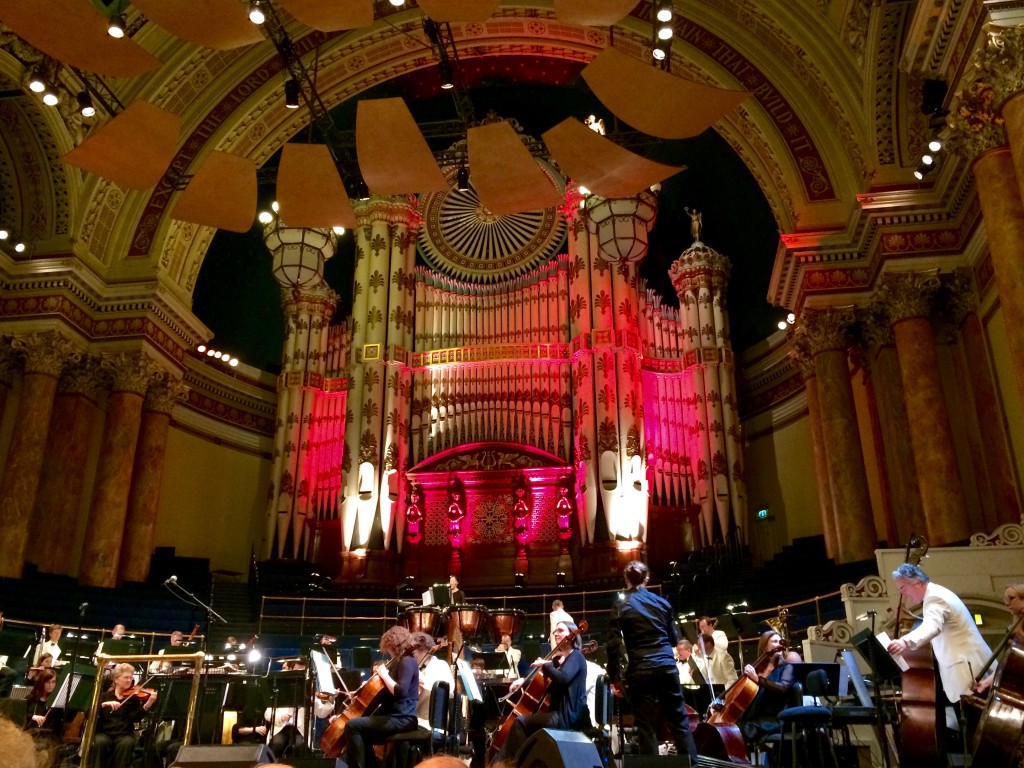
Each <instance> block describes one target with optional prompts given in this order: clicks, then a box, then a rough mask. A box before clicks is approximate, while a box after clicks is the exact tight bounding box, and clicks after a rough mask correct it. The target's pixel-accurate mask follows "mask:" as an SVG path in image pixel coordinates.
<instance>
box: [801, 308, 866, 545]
mask: <svg viewBox="0 0 1024 768" xmlns="http://www.w3.org/2000/svg"><path fill="white" fill-rule="evenodd" d="M852 322H853V315H852V313H851V312H848V311H838V310H831V309H830V310H825V311H820V312H805V313H804V315H803V317H802V318H801V326H802V328H801V331H802V332H803V333H805V334H806V336H807V339H806V343H807V344H808V349H809V351H810V352H811V354H812V356H813V359H814V371H815V376H816V377H817V379H818V393H819V395H820V401H821V407H820V409H821V431H822V437H823V439H824V442H825V445H826V446H827V451H826V461H827V465H828V477H829V486H830V488H831V491H832V509H833V515H834V517H835V530H836V540H837V550H838V558H837V559H838V561H839V562H843V563H848V562H854V561H857V560H867V559H869V558H871V557H872V556H873V555H874V551H875V545H876V544H877V541H878V536H877V534H876V533H875V521H874V516H873V513H872V510H871V500H870V498H869V496H868V480H867V470H866V469H865V466H864V453H863V449H862V447H861V441H860V430H859V428H858V425H857V411H856V407H855V405H854V402H853V386H852V385H851V383H850V369H849V364H848V363H847V358H846V348H847V346H848V344H849V328H850V325H851V323H852Z"/></svg>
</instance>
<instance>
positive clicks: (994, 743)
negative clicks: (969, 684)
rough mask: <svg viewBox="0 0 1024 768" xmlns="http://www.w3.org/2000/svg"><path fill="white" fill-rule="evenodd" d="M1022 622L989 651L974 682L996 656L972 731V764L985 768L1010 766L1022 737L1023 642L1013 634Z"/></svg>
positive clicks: (1023, 692) (1011, 767)
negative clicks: (997, 663)
mask: <svg viewBox="0 0 1024 768" xmlns="http://www.w3.org/2000/svg"><path fill="white" fill-rule="evenodd" d="M1022 625H1024V616H1022V617H1021V618H1019V619H1017V621H1015V622H1014V623H1013V625H1012V626H1011V627H1010V630H1009V631H1008V632H1007V633H1006V636H1005V637H1004V638H1003V639H1002V642H1000V644H999V647H998V648H996V649H995V651H994V652H993V653H992V658H991V659H989V660H988V663H987V664H986V665H985V667H984V668H983V669H982V670H981V671H980V672H979V673H978V675H977V677H976V678H975V683H977V682H978V681H980V680H981V679H982V678H983V677H984V676H985V674H986V673H987V672H988V669H989V667H991V666H992V664H993V663H994V662H995V661H996V659H999V666H998V668H997V670H996V673H995V677H994V678H993V681H992V687H991V689H990V691H989V696H988V700H987V702H986V703H985V710H984V713H983V714H982V716H981V720H980V721H979V723H978V728H977V731H976V732H975V734H974V751H973V755H972V758H971V759H972V762H971V764H972V765H977V766H985V767H986V768H1013V766H1014V765H1015V762H1014V761H1015V760H1016V755H1017V754H1018V751H1019V749H1020V745H1021V739H1022V738H1024V642H1021V641H1020V640H1018V639H1017V637H1016V634H1017V632H1018V631H1019V630H1020V628H1021V626H1022Z"/></svg>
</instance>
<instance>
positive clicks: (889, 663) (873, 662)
mask: <svg viewBox="0 0 1024 768" xmlns="http://www.w3.org/2000/svg"><path fill="white" fill-rule="evenodd" d="M850 642H851V643H853V647H854V648H856V649H857V652H858V653H860V655H861V656H862V657H863V658H864V661H866V662H867V663H868V667H869V668H870V669H871V675H872V677H873V678H874V681H875V686H876V687H877V686H878V685H879V684H881V683H884V682H889V683H896V682H898V681H900V680H902V678H903V671H902V670H901V669H900V667H899V664H897V663H896V661H895V660H894V659H893V657H892V656H890V655H889V652H888V651H887V650H885V648H883V647H882V644H881V643H880V642H878V638H877V637H875V636H874V634H873V633H872V632H871V630H870V629H866V628H865V629H862V630H861V631H860V632H858V633H857V634H855V635H854V636H853V637H851V638H850Z"/></svg>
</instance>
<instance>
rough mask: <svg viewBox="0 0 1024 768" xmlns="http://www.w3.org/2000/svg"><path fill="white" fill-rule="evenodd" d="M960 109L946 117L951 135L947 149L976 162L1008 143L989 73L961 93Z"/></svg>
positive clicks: (977, 74) (957, 106)
mask: <svg viewBox="0 0 1024 768" xmlns="http://www.w3.org/2000/svg"><path fill="white" fill-rule="evenodd" d="M957 99H958V103H957V105H956V109H955V110H954V111H953V112H951V113H950V114H949V116H948V117H947V118H946V124H947V125H948V126H949V129H950V133H949V137H948V138H947V140H946V144H947V146H948V147H949V148H950V149H951V150H952V151H953V152H956V153H957V154H958V155H960V156H961V157H963V158H965V159H967V160H969V161H970V160H974V158H976V157H977V156H978V155H980V154H981V153H982V152H985V151H986V150H989V149H994V148H995V147H1001V146H1003V145H1004V144H1006V129H1005V128H1004V126H1003V117H1002V115H1000V114H999V113H998V111H997V107H998V104H997V96H996V91H995V88H994V87H993V85H992V82H991V81H989V80H988V78H987V77H986V73H985V72H982V71H980V70H979V71H978V72H977V73H976V75H975V78H974V79H972V80H970V81H969V82H967V83H965V85H964V87H963V88H962V89H961V90H960V91H959V92H958V93H957Z"/></svg>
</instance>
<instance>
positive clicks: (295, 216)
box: [277, 144, 356, 229]
mask: <svg viewBox="0 0 1024 768" xmlns="http://www.w3.org/2000/svg"><path fill="white" fill-rule="evenodd" d="M277 205H278V208H279V211H278V212H279V213H280V214H281V221H282V222H284V223H285V224H286V225H287V226H289V227H348V228H350V229H351V228H353V227H355V225H356V215H355V212H354V211H353V210H352V201H351V200H349V197H348V193H347V192H346V191H345V185H344V184H343V183H342V181H341V177H340V176H339V175H338V169H337V168H336V167H335V166H334V159H333V158H332V157H331V153H330V150H328V149H327V146H326V145H324V144H285V145H284V148H283V149H282V150H281V165H280V166H279V167H278V169H277Z"/></svg>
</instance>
